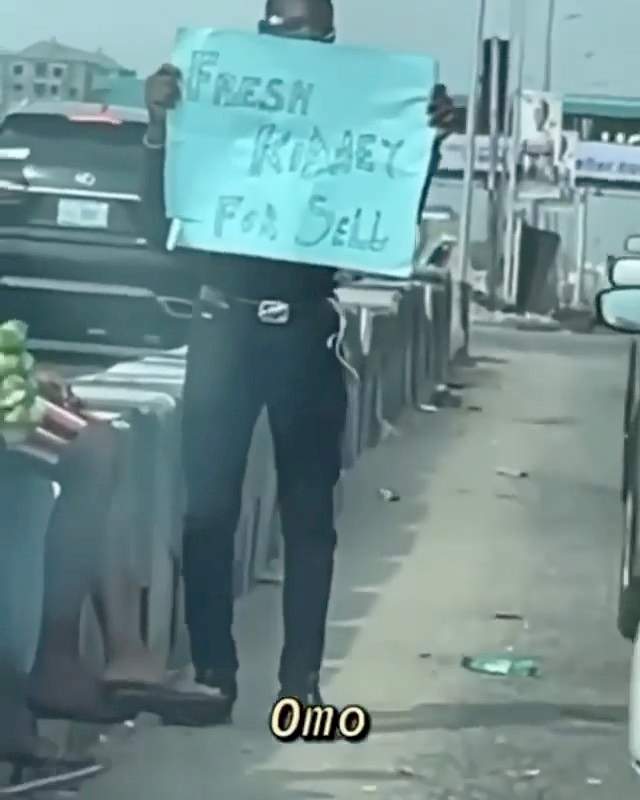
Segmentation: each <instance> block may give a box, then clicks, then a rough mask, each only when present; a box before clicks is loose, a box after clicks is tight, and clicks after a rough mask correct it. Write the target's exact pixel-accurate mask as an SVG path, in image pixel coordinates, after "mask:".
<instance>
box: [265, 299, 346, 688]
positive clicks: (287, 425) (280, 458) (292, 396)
mask: <svg viewBox="0 0 640 800" xmlns="http://www.w3.org/2000/svg"><path fill="white" fill-rule="evenodd" d="M313 313H314V314H315V317H311V318H310V319H309V320H305V321H304V322H301V323H300V324H299V326H295V325H293V326H292V327H291V329H290V330H289V331H288V342H287V345H286V346H285V347H283V348H282V352H281V354H280V358H279V360H278V368H277V370H276V373H277V375H274V379H275V380H274V382H273V383H272V385H271V386H270V396H269V415H270V419H271V425H272V430H273V435H274V444H275V451H276V466H277V472H278V495H279V502H280V512H281V519H282V529H283V536H284V548H285V582H284V592H283V614H284V647H283V651H282V657H281V661H280V674H279V677H280V684H281V690H282V692H283V693H286V694H294V695H296V696H299V695H301V694H305V695H308V693H309V692H310V691H313V690H314V689H313V685H314V684H315V685H317V675H318V673H319V671H320V667H321V663H322V656H323V651H324V638H325V625H326V617H327V608H328V603H329V595H330V591H331V582H332V576H333V558H334V550H335V544H336V533H335V527H334V508H333V492H334V488H335V485H336V483H337V481H338V478H339V475H340V467H341V450H342V448H341V445H342V435H343V432H344V425H345V419H346V407H347V396H346V388H345V384H344V374H343V369H342V366H341V364H340V363H339V361H338V360H337V358H336V356H335V353H334V352H333V351H332V350H330V349H329V348H328V347H327V339H328V337H329V336H330V335H331V334H332V333H334V332H335V329H336V325H337V319H336V314H335V312H334V311H333V309H331V308H330V307H328V309H327V310H326V312H325V311H324V310H323V311H322V312H320V313H319V312H313ZM316 317H317V318H316ZM310 686H311V688H310Z"/></svg>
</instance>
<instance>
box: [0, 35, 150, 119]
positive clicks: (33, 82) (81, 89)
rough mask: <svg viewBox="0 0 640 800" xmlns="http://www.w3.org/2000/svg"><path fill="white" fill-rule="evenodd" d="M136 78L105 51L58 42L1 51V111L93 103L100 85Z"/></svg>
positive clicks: (46, 42)
mask: <svg viewBox="0 0 640 800" xmlns="http://www.w3.org/2000/svg"><path fill="white" fill-rule="evenodd" d="M135 75H136V73H135V70H131V69H127V68H126V67H123V66H122V65H121V64H119V63H118V62H117V61H115V60H114V59H113V58H111V57H110V56H108V55H106V53H103V52H102V50H97V51H94V52H90V51H86V50H79V49H78V48H75V47H68V46H67V45H64V44H61V43H60V42H58V41H56V39H50V40H48V41H42V42H36V43H35V44H32V45H29V47H25V48H24V50H19V51H17V52H8V51H6V50H4V51H3V50H0V109H1V110H7V109H8V108H10V107H12V106H15V105H19V104H22V103H25V102H30V101H32V100H78V101H83V100H89V99H90V97H91V94H92V91H93V87H94V86H95V85H96V84H101V85H104V82H105V81H109V80H114V79H121V78H122V79H124V78H135Z"/></svg>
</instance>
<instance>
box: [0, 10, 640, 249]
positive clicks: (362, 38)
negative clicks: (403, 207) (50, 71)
mask: <svg viewBox="0 0 640 800" xmlns="http://www.w3.org/2000/svg"><path fill="white" fill-rule="evenodd" d="M477 2H478V0H334V6H335V8H336V15H337V27H338V36H339V40H340V41H341V42H344V43H350V44H367V45H372V46H380V47H385V48H388V49H393V50H404V51H417V52H426V53H429V54H430V55H432V56H433V57H434V58H436V59H438V61H439V64H440V72H441V77H442V79H443V81H444V82H445V83H446V84H447V85H448V87H449V89H450V91H451V92H453V93H455V94H466V93H467V92H468V87H469V80H470V73H471V66H472V63H471V62H472V46H473V38H474V30H475V16H476V8H477ZM487 2H488V14H487V24H486V35H487V36H490V35H502V36H506V35H508V32H509V30H510V26H511V20H512V19H513V20H517V19H519V16H518V14H519V12H518V8H519V7H521V6H523V5H525V4H526V10H525V16H526V20H525V22H526V26H525V54H526V55H525V69H524V84H525V87H526V88H539V87H540V86H541V83H542V76H543V70H544V51H545V47H544V41H545V29H546V17H547V8H548V0H487ZM262 4H263V0H225V2H222V0H180V2H177V3H175V4H173V5H171V4H169V3H167V2H166V0H162V2H159V0H0V14H1V24H0V48H6V49H10V50H11V49H18V48H21V47H24V46H26V45H28V44H31V43H32V42H34V41H37V40H39V39H43V38H44V39H49V38H51V37H56V38H57V39H58V40H59V41H60V42H64V43H65V44H68V45H71V46H75V47H81V48H85V49H91V50H93V49H97V48H98V47H101V48H103V49H104V50H105V51H106V52H107V53H109V55H112V56H113V57H114V58H116V59H117V60H119V61H120V62H121V63H122V64H123V65H125V66H128V67H132V68H134V69H137V70H138V71H139V72H140V73H141V74H143V75H145V74H147V73H148V72H150V71H151V70H152V69H153V68H154V67H155V66H157V65H158V64H159V63H161V62H163V61H165V60H167V58H168V55H169V53H170V49H171V43H172V39H173V36H174V32H175V29H176V28H177V27H178V26H183V25H199V26H202V25H206V26H215V27H221V28H229V27H231V28H238V29H245V30H254V29H255V26H256V22H257V20H258V19H259V17H260V16H261V11H262ZM576 14H578V15H579V16H578V18H575V15H576ZM639 30H640V2H639V0H556V25H555V29H554V47H553V70H552V85H553V89H554V90H557V91H558V92H585V93H596V94H616V95H631V96H635V95H637V96H640V47H639V46H638V31H639ZM445 194H446V195H447V199H448V197H449V196H451V202H452V203H453V204H456V196H455V195H456V190H455V189H454V190H449V191H448V192H446V193H445ZM478 208H479V212H481V211H482V203H480V204H479V206H478ZM609 208H611V214H609V212H608V209H609ZM603 215H604V217H603ZM476 217H477V219H474V227H477V225H478V224H480V225H481V224H482V222H481V221H480V220H481V217H482V214H481V213H479V215H476ZM601 217H603V221H601V220H600V218H601ZM636 218H637V219H638V223H637V226H636V228H637V230H640V201H634V202H630V201H607V202H606V203H604V204H603V203H602V202H599V203H597V204H594V211H593V214H592V223H591V235H590V256H591V257H592V258H600V257H601V255H602V253H604V252H605V251H608V250H611V249H614V250H615V249H616V241H617V239H622V238H623V237H624V235H625V234H626V233H627V232H631V231H630V230H629V227H631V228H632V229H634V225H635V219H636ZM603 231H606V233H603ZM600 251H602V253H601V252H600Z"/></svg>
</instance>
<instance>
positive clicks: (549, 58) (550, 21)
mask: <svg viewBox="0 0 640 800" xmlns="http://www.w3.org/2000/svg"><path fill="white" fill-rule="evenodd" d="M555 21H556V0H549V9H548V13H547V33H546V39H545V55H544V80H543V83H542V89H543V91H545V92H550V91H551V72H552V67H553V28H554V25H555Z"/></svg>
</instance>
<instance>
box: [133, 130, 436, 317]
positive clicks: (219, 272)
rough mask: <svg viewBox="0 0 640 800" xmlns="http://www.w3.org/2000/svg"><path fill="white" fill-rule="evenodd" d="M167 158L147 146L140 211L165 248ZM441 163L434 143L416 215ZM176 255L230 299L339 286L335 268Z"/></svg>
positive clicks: (318, 292) (325, 293)
mask: <svg viewBox="0 0 640 800" xmlns="http://www.w3.org/2000/svg"><path fill="white" fill-rule="evenodd" d="M164 158H165V151H164V150H163V149H151V148H148V147H145V148H144V171H143V186H142V212H143V218H144V224H145V230H146V236H147V239H148V240H149V242H150V243H151V245H152V246H153V247H156V248H158V249H161V250H164V249H165V247H166V241H167V235H168V232H169V225H170V222H169V220H167V217H166V211H165V202H164ZM439 162H440V148H439V146H438V145H435V146H434V148H433V154H432V158H431V163H430V166H429V171H428V174H427V177H426V181H425V186H424V189H423V192H422V197H421V200H420V207H419V214H418V219H419V218H420V215H421V213H422V209H423V207H424V203H425V201H426V197H427V193H428V190H429V185H430V183H431V179H432V177H433V175H434V174H435V172H436V171H437V168H438V164H439ZM175 255H176V258H179V259H180V260H181V261H182V260H183V259H184V262H183V263H185V265H186V263H187V260H188V262H189V266H190V268H193V267H194V266H196V265H197V268H198V269H199V270H200V273H201V282H202V284H208V285H209V286H213V287H214V288H216V289H218V290H219V291H221V292H223V293H225V294H227V295H230V296H232V297H244V298H250V299H258V300H261V299H274V300H284V301H288V302H305V301H308V300H315V299H316V298H318V299H319V298H323V297H329V296H330V295H331V294H332V293H333V291H334V289H335V275H336V272H337V270H336V269H334V268H332V267H326V268H318V267H317V266H309V265H306V264H294V263H292V262H290V261H275V260H272V259H267V258H257V257H254V256H239V255H230V254H226V253H219V254H218V253H213V254H203V253H197V252H195V251H189V250H185V249H183V250H180V249H178V250H177V251H176V253H175Z"/></svg>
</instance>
